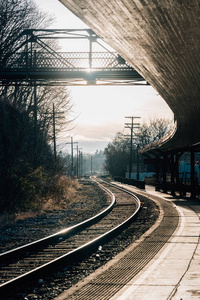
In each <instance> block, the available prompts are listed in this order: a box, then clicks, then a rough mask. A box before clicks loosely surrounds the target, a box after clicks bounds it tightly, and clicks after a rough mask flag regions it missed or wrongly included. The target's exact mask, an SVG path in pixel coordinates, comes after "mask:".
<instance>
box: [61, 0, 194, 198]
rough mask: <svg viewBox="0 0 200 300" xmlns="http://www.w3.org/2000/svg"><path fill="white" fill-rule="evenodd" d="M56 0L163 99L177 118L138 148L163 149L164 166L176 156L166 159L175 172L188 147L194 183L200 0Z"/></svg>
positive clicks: (156, 151) (158, 150)
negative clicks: (155, 138) (156, 137)
mask: <svg viewBox="0 0 200 300" xmlns="http://www.w3.org/2000/svg"><path fill="white" fill-rule="evenodd" d="M59 1H60V2H62V3H63V4H64V5H65V6H66V7H67V8H68V9H70V10H71V11H72V12H73V13H74V14H75V15H77V16H78V17H79V18H80V19H81V20H82V21H84V22H85V23H86V24H87V25H88V26H89V27H90V28H91V29H92V30H93V31H94V32H95V33H96V34H97V35H98V36H99V37H100V38H102V39H103V40H104V41H105V42H106V43H107V44H108V45H110V46H112V47H113V48H114V49H115V50H116V51H117V52H118V53H119V54H120V55H121V56H122V57H123V58H124V59H125V60H126V61H127V62H128V63H129V64H130V65H132V66H133V67H134V68H135V69H136V70H137V71H138V73H139V74H141V75H142V77H143V78H144V79H145V80H146V81H147V82H148V83H149V84H150V85H151V86H152V87H154V88H155V90H157V92H158V93H159V94H160V95H161V96H162V98H163V99H164V100H165V101H166V102H167V104H168V105H169V107H170V108H171V110H172V111H173V112H174V115H175V118H176V121H177V122H176V124H175V126H174V128H173V130H172V131H171V132H170V133H169V134H168V136H167V137H165V138H163V139H162V140H161V141H159V142H157V143H155V144H152V145H149V146H148V147H147V148H146V149H144V151H143V152H146V153H147V154H149V153H151V154H154V155H156V154H158V153H164V154H163V165H166V163H164V156H165V157H166V155H167V160H168V161H169V154H170V155H172V156H174V155H175V154H176V159H175V158H173V160H172V158H171V160H170V161H171V163H170V165H172V166H173V165H174V167H172V168H171V170H172V171H171V172H172V173H173V174H174V172H175V165H177V160H178V157H180V153H182V152H183V151H188V150H190V151H192V155H191V165H192V167H191V182H192V184H194V170H193V169H194V166H193V165H194V155H193V154H194V151H195V150H197V149H200V55H199V50H200V2H199V1H198V0H174V1H172V0H162V1H160V0H126V1H125V0H110V1H107V0H98V1H95V0H93V1H92V0H59ZM159 155H160V154H159ZM172 156H171V157H172ZM165 169H166V167H165ZM163 172H164V171H163ZM192 173H193V174H192ZM165 175H166V170H165ZM163 177H166V176H164V175H163ZM173 178H174V175H173V176H172V183H173V181H174V179H173ZM177 181H178V178H177ZM193 194H194V193H193Z"/></svg>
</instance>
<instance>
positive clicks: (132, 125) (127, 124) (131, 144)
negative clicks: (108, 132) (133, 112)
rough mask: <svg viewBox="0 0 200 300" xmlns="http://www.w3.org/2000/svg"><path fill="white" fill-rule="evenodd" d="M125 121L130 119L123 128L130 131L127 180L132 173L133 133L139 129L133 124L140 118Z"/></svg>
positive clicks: (132, 117) (136, 124)
mask: <svg viewBox="0 0 200 300" xmlns="http://www.w3.org/2000/svg"><path fill="white" fill-rule="evenodd" d="M125 118H127V119H131V122H130V123H125V128H129V129H130V130H131V135H130V159H129V178H131V173H132V164H133V133H134V131H133V130H134V129H137V128H139V125H140V123H134V119H140V117H134V116H130V117H125ZM138 170H139V169H138V159H137V178H139V172H138Z"/></svg>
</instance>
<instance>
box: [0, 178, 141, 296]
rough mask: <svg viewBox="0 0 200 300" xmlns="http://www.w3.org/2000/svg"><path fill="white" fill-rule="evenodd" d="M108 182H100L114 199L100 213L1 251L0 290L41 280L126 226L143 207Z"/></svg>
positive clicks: (3, 292) (130, 194) (3, 290)
mask: <svg viewBox="0 0 200 300" xmlns="http://www.w3.org/2000/svg"><path fill="white" fill-rule="evenodd" d="M98 184H100V183H98ZM103 185H104V186H103ZM105 185H108V183H105V182H102V183H101V184H100V186H101V187H102V188H103V189H104V190H106V191H107V192H108V193H109V194H110V195H111V197H112V203H111V204H109V205H108V207H107V208H106V209H105V210H103V211H102V212H101V213H99V214H98V215H96V216H94V217H93V218H90V219H89V220H86V221H84V222H81V223H79V224H77V225H75V226H73V227H70V228H66V229H64V230H62V231H60V232H58V233H56V234H54V235H52V236H49V237H46V238H44V239H41V240H39V241H36V242H34V243H30V244H28V245H25V246H23V247H19V248H17V249H14V250H11V251H8V252H6V253H3V254H1V255H0V263H1V266H0V278H1V282H0V293H1V294H5V293H8V291H10V290H11V289H12V290H13V289H15V288H16V287H18V288H19V287H20V286H22V285H23V286H24V285H25V284H28V283H29V282H31V281H35V280H38V278H40V276H41V275H42V276H44V275H45V274H47V273H49V272H55V270H56V269H58V268H62V267H63V264H65V265H67V264H68V263H72V261H73V260H77V259H80V257H81V258H83V257H85V255H86V254H87V255H88V253H90V252H91V251H92V250H93V249H96V248H97V247H98V246H99V245H102V244H103V243H105V242H106V241H107V240H109V239H110V238H111V237H113V236H114V235H116V234H117V233H118V232H119V231H121V230H122V229H123V228H124V226H127V224H128V223H129V222H130V221H131V220H132V219H133V217H134V216H135V215H136V213H137V212H138V211H139V209H140V201H139V199H138V198H137V197H136V196H134V195H133V194H132V193H130V192H128V191H125V190H124V189H120V188H116V187H112V189H113V191H114V193H115V196H114V194H113V192H111V191H110V190H109V189H108V188H106V187H105Z"/></svg>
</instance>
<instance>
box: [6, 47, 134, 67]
mask: <svg viewBox="0 0 200 300" xmlns="http://www.w3.org/2000/svg"><path fill="white" fill-rule="evenodd" d="M2 67H3V66H2ZM6 68H18V69H25V68H29V69H34V68H45V69H62V70H104V71H105V70H108V71H111V70H126V71H130V72H131V71H133V70H134V69H133V68H132V67H131V66H129V65H128V64H127V63H126V62H125V61H124V62H123V63H121V62H120V60H119V58H118V54H117V53H116V52H112V53H106V52H94V53H92V54H90V53H89V52H56V54H55V53H49V52H35V53H34V54H33V53H32V52H28V53H27V52H20V53H15V54H13V55H12V56H11V57H10V58H9V60H8V61H7V65H6Z"/></svg>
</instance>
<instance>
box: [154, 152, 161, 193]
mask: <svg viewBox="0 0 200 300" xmlns="http://www.w3.org/2000/svg"><path fill="white" fill-rule="evenodd" d="M159 169H160V168H159V156H158V155H156V156H155V172H156V188H155V190H156V191H159V190H160V184H159Z"/></svg>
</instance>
